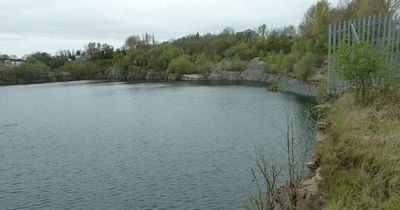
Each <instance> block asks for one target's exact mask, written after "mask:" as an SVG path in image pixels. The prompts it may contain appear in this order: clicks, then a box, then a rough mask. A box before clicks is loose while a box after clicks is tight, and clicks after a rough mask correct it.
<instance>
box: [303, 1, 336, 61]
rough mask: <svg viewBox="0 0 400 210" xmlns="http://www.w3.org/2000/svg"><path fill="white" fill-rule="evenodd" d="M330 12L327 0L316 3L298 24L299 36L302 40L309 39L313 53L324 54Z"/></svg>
mask: <svg viewBox="0 0 400 210" xmlns="http://www.w3.org/2000/svg"><path fill="white" fill-rule="evenodd" d="M331 17H332V12H331V8H330V4H329V2H328V1H327V0H321V1H318V3H316V4H315V5H313V6H312V7H311V8H310V9H308V11H307V13H306V14H305V16H304V19H303V22H302V23H301V24H300V34H301V36H302V38H304V39H311V40H312V41H313V43H314V47H315V52H316V53H318V54H321V53H322V54H325V52H326V50H327V49H326V43H328V25H329V23H330V22H331Z"/></svg>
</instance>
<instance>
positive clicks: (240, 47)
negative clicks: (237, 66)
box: [224, 42, 256, 60]
mask: <svg viewBox="0 0 400 210" xmlns="http://www.w3.org/2000/svg"><path fill="white" fill-rule="evenodd" d="M236 55H238V56H239V57H240V59H241V60H250V59H252V58H254V56H255V55H256V53H255V52H254V51H253V50H252V49H250V48H249V46H248V45H247V44H246V43H244V42H238V43H237V44H235V45H234V46H232V47H230V48H229V49H227V50H225V52H224V56H225V57H227V58H233V57H235V56H236Z"/></svg>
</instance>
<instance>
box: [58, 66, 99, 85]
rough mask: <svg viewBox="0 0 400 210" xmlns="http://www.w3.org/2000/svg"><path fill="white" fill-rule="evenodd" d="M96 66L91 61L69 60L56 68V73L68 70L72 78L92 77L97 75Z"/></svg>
mask: <svg viewBox="0 0 400 210" xmlns="http://www.w3.org/2000/svg"><path fill="white" fill-rule="evenodd" d="M98 68H99V67H98V66H97V65H96V64H95V63H93V62H81V61H70V62H66V63H65V64H64V65H63V66H61V67H60V68H58V69H56V72H57V73H62V72H69V73H70V74H71V76H72V77H73V79H77V80H81V79H93V78H96V77H97V70H98Z"/></svg>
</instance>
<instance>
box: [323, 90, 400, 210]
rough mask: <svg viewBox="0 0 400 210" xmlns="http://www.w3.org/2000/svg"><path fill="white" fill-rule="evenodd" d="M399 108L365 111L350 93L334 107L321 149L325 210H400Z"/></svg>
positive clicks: (392, 103) (395, 105) (380, 106)
mask: <svg viewBox="0 0 400 210" xmlns="http://www.w3.org/2000/svg"><path fill="white" fill-rule="evenodd" d="M399 113H400V104H399V102H398V101H397V100H390V101H386V102H385V103H380V104H378V103H376V104H375V105H372V106H369V107H366V108H362V107H360V106H358V105H356V103H355V100H354V97H353V96H352V95H349V94H346V95H344V96H342V97H341V98H339V99H338V100H337V101H336V102H335V103H334V105H333V106H332V108H331V110H330V112H329V114H328V120H329V123H330V128H329V130H328V133H329V136H330V138H329V139H328V141H327V142H326V143H325V144H324V145H323V146H322V147H321V150H320V151H319V153H320V155H321V169H322V175H323V178H324V179H323V181H322V182H321V183H320V186H319V188H320V190H321V191H322V193H323V194H324V196H325V198H326V200H327V206H326V209H400V114H399Z"/></svg>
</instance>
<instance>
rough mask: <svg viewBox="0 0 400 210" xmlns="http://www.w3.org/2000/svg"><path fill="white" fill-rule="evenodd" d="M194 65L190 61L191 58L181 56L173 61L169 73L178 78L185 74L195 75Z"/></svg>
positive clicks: (169, 66)
mask: <svg viewBox="0 0 400 210" xmlns="http://www.w3.org/2000/svg"><path fill="white" fill-rule="evenodd" d="M193 69H194V68H193V63H192V62H191V61H190V56H188V55H181V56H179V57H177V58H175V59H173V60H172V61H171V63H170V64H169V65H168V71H167V73H173V74H175V75H176V76H177V77H179V76H181V75H182V74H184V73H193Z"/></svg>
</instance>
